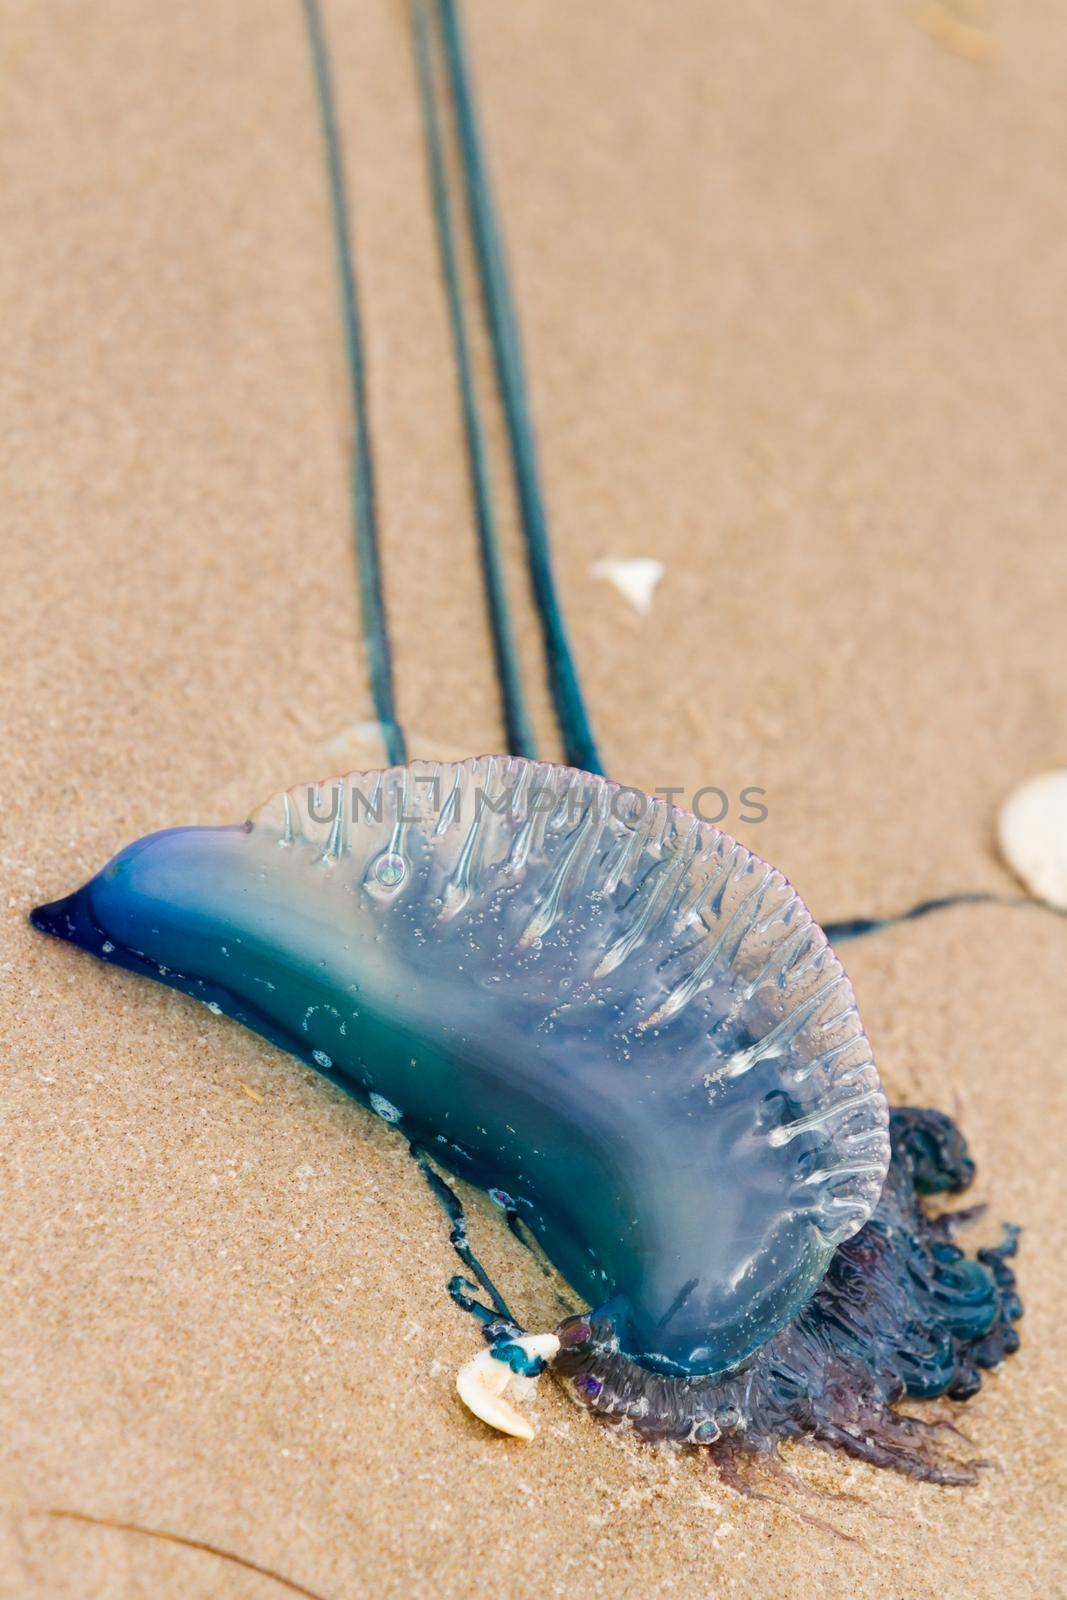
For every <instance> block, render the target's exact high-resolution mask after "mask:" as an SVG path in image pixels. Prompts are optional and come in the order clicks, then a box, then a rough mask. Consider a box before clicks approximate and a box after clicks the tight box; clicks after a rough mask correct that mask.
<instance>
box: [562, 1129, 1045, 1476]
mask: <svg viewBox="0 0 1067 1600" xmlns="http://www.w3.org/2000/svg"><path fill="white" fill-rule="evenodd" d="M890 1137H891V1141H892V1160H891V1163H890V1168H889V1176H888V1178H887V1180H886V1184H885V1188H884V1190H883V1193H882V1197H881V1200H880V1201H879V1203H878V1206H877V1208H876V1210H875V1212H874V1215H873V1216H872V1217H871V1219H870V1221H869V1222H867V1224H866V1225H865V1226H864V1227H863V1228H862V1229H861V1230H860V1232H859V1233H857V1234H856V1235H855V1236H854V1237H853V1238H851V1239H849V1240H846V1241H845V1243H843V1244H842V1245H840V1246H839V1248H838V1250H837V1251H836V1253H835V1255H834V1258H833V1261H832V1263H831V1265H830V1269H829V1271H828V1272H827V1274H826V1277H825V1278H824V1279H823V1281H822V1283H821V1284H820V1286H819V1288H818V1289H817V1290H816V1291H815V1293H814V1294H813V1295H812V1297H811V1299H810V1300H809V1301H808V1303H807V1305H806V1306H805V1307H804V1308H803V1309H802V1310H801V1311H800V1313H799V1314H798V1315H797V1316H796V1317H795V1318H794V1319H793V1320H792V1322H790V1323H789V1324H787V1326H786V1327H784V1328H782V1329H780V1330H779V1332H778V1333H777V1334H775V1335H774V1337H773V1338H771V1339H770V1340H768V1342H767V1343H766V1344H765V1345H763V1346H762V1347H761V1348H760V1349H759V1350H757V1351H756V1352H755V1353H754V1354H753V1355H752V1357H751V1358H750V1359H749V1360H748V1361H747V1362H745V1363H744V1364H743V1365H742V1367H741V1368H740V1369H738V1370H736V1371H734V1372H732V1373H730V1374H728V1375H726V1376H721V1377H711V1378H690V1379H686V1378H677V1377H668V1376H664V1375H662V1374H660V1373H656V1372H652V1371H649V1370H647V1369H646V1368H644V1367H642V1366H640V1365H639V1364H637V1363H636V1362H633V1361H631V1360H629V1359H627V1357H625V1356H624V1355H622V1354H621V1353H620V1352H619V1349H618V1343H617V1340H616V1338H615V1336H614V1333H613V1330H612V1328H611V1326H610V1325H609V1324H607V1323H605V1322H603V1321H598V1320H597V1318H596V1317H588V1316H578V1317H572V1318H569V1319H568V1320H567V1321H566V1322H564V1323H563V1324H562V1325H561V1326H560V1328H559V1329H558V1330H557V1331H558V1333H559V1336H560V1339H561V1343H562V1348H561V1351H560V1354H559V1356H558V1357H557V1359H556V1361H555V1363H554V1367H553V1370H554V1371H555V1373H556V1374H557V1376H560V1377H562V1378H564V1379H565V1380H566V1381H567V1383H568V1385H569V1387H570V1388H571V1389H572V1391H573V1393H574V1396H575V1398H576V1399H577V1400H578V1401H580V1402H581V1403H582V1404H583V1405H585V1406H587V1407H589V1408H590V1409H591V1410H593V1411H595V1412H597V1413H598V1414H599V1415H600V1416H602V1417H603V1418H604V1419H605V1420H606V1421H609V1422H615V1423H619V1422H623V1421H629V1422H630V1423H632V1425H633V1426H634V1428H635V1429H636V1430H637V1431H638V1433H639V1434H641V1435H642V1436H643V1437H645V1438H648V1439H672V1440H675V1441H678V1442H681V1443H692V1444H703V1445H707V1446H709V1447H710V1451H711V1453H712V1455H713V1456H714V1457H716V1458H717V1460H718V1461H719V1463H720V1465H721V1466H722V1467H723V1469H724V1470H725V1471H727V1472H728V1473H732V1472H733V1471H734V1470H735V1464H736V1460H737V1457H738V1455H739V1453H751V1454H770V1453H771V1452H773V1451H774V1449H775V1447H776V1446H777V1445H778V1444H779V1443H782V1442H784V1441H786V1440H789V1439H806V1440H808V1441H810V1442H811V1443H813V1444H816V1445H818V1446H821V1447H822V1448H825V1449H828V1450H836V1451H842V1452H844V1453H845V1454H847V1455H850V1456H854V1457H856V1458H858V1459H859V1460H862V1461H867V1462H870V1463H872V1464H873V1465H875V1466H880V1467H892V1468H894V1469H895V1470H897V1471H899V1472H905V1473H909V1474H910V1475H912V1476H913V1477H917V1478H921V1479H924V1480H926V1481H928V1482H932V1483H942V1484H969V1483H973V1482H974V1481H975V1478H976V1476H977V1472H978V1469H979V1467H980V1466H981V1463H980V1462H977V1461H973V1460H961V1459H959V1458H958V1456H957V1455H955V1454H953V1453H952V1452H951V1451H950V1450H949V1448H948V1447H947V1446H946V1444H945V1437H946V1434H948V1435H949V1436H951V1434H952V1432H953V1430H952V1428H951V1425H950V1424H946V1423H943V1422H932V1421H929V1420H927V1419H924V1418H918V1417H912V1416H907V1415H904V1414H902V1413H901V1412H899V1411H897V1410H895V1409H894V1407H895V1405H896V1402H898V1401H900V1400H902V1399H904V1398H905V1397H913V1398H922V1399H928V1398H932V1397H935V1396H938V1395H946V1396H948V1397H950V1398H951V1399H954V1400H965V1399H967V1398H968V1397H969V1396H971V1395H973V1394H974V1393H975V1392H976V1390H977V1389H978V1388H979V1387H980V1385H981V1381H982V1380H981V1372H982V1370H983V1369H985V1368H989V1367H995V1366H996V1365H997V1364H998V1363H999V1362H1000V1361H1002V1360H1003V1359H1004V1357H1005V1356H1006V1355H1010V1354H1011V1352H1012V1351H1013V1350H1015V1349H1017V1348H1018V1344H1019V1335H1018V1332H1017V1331H1016V1328H1015V1323H1016V1321H1017V1320H1018V1318H1019V1317H1020V1316H1021V1315H1022V1303H1021V1301H1020V1299H1019V1296H1018V1294H1017V1293H1016V1290H1015V1276H1014V1273H1013V1271H1012V1268H1011V1265H1010V1262H1011V1258H1012V1257H1013V1256H1014V1254H1015V1250H1016V1244H1017V1238H1018V1229H1017V1228H1014V1227H1008V1228H1005V1230H1004V1238H1003V1242H1002V1243H1001V1244H1000V1245H998V1246H996V1247H991V1248H987V1249H982V1250H979V1251H978V1253H977V1257H969V1256H967V1255H965V1254H964V1252H963V1250H962V1249H961V1248H960V1247H959V1246H958V1245H957V1244H956V1243H955V1235H956V1233H957V1232H958V1230H959V1228H960V1227H961V1226H963V1225H964V1224H966V1223H967V1222H970V1221H972V1220H974V1219H975V1217H976V1216H977V1215H978V1214H979V1212H980V1209H981V1208H977V1209H968V1210H964V1211H955V1212H952V1211H949V1212H944V1213H942V1214H940V1215H937V1216H935V1215H932V1214H931V1213H930V1212H929V1211H928V1209H927V1206H926V1204H925V1203H924V1200H925V1197H927V1196H930V1195H937V1194H955V1193H958V1192H959V1191H961V1190H963V1189H965V1188H966V1187H967V1186H968V1185H969V1184H970V1182H971V1181H972V1179H973V1177H974V1162H973V1161H972V1160H971V1157H970V1155H969V1153H968V1150H967V1145H966V1142H965V1140H964V1138H963V1136H962V1134H961V1133H960V1131H959V1129H958V1128H957V1127H956V1125H955V1123H954V1122H953V1121H952V1120H951V1118H949V1117H947V1116H945V1115H944V1113H942V1112H939V1111H928V1110H919V1109H916V1108H913V1107H903V1108H900V1109H897V1110H895V1111H893V1112H892V1114H891V1119H890Z"/></svg>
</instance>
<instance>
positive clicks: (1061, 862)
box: [998, 771, 1067, 911]
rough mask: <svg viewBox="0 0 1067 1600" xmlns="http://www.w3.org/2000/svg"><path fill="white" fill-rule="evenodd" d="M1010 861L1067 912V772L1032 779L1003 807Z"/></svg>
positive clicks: (1002, 832) (1002, 831)
mask: <svg viewBox="0 0 1067 1600" xmlns="http://www.w3.org/2000/svg"><path fill="white" fill-rule="evenodd" d="M998 831H999V836H1000V849H1001V853H1002V854H1003V856H1004V859H1005V861H1006V862H1007V863H1008V865H1009V867H1011V869H1012V871H1013V872H1014V873H1016V874H1017V876H1018V877H1020V878H1021V879H1022V881H1023V883H1024V884H1025V885H1026V887H1027V888H1028V889H1029V890H1030V892H1031V893H1032V894H1035V895H1036V896H1037V897H1038V899H1039V900H1044V901H1047V903H1048V904H1049V905H1050V906H1055V907H1056V909H1057V910H1058V911H1067V771H1059V772H1042V773H1041V774H1040V775H1039V776H1038V777H1036V778H1028V779H1027V781H1026V782H1025V783H1024V784H1021V785H1020V787H1019V788H1018V789H1015V790H1013V792H1012V793H1011V794H1010V795H1009V796H1008V798H1007V799H1006V800H1005V802H1004V804H1003V805H1002V806H1001V808H1000V822H999V830H998Z"/></svg>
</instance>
